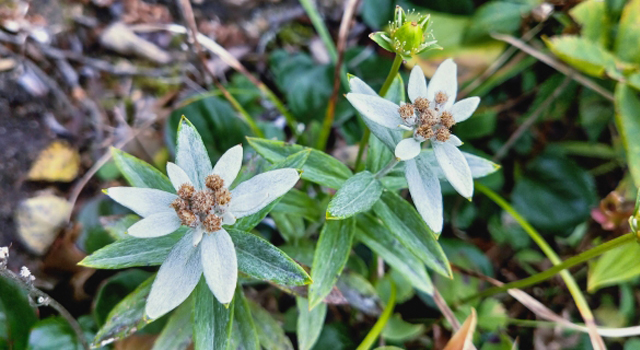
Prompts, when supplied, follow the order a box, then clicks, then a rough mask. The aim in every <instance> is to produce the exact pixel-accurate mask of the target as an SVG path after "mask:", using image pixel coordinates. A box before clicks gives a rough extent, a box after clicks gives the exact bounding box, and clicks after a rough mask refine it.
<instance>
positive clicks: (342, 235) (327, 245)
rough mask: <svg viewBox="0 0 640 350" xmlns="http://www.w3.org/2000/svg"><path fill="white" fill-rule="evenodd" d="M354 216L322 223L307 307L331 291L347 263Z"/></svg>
mask: <svg viewBox="0 0 640 350" xmlns="http://www.w3.org/2000/svg"><path fill="white" fill-rule="evenodd" d="M355 225H356V221H355V219H354V218H349V219H345V220H330V221H327V222H326V223H325V224H324V227H323V228H322V231H321V232H320V237H319V238H318V244H317V245H316V251H315V254H314V256H313V267H312V268H311V279H312V280H313V284H311V286H310V287H309V307H310V308H311V309H313V308H314V307H315V306H316V305H318V304H319V303H320V302H322V300H323V299H324V298H325V297H326V296H327V295H328V294H329V293H330V292H331V288H333V285H334V284H335V283H336V280H337V279H338V276H340V273H341V272H342V269H343V268H344V265H345V264H346V263H347V258H349V253H350V252H351V242H352V240H353V235H354V233H355Z"/></svg>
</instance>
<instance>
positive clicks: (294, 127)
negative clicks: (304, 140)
mask: <svg viewBox="0 0 640 350" xmlns="http://www.w3.org/2000/svg"><path fill="white" fill-rule="evenodd" d="M257 84H258V85H256V87H257V88H258V89H260V91H262V93H264V94H265V96H267V98H268V99H270V100H271V102H272V103H273V105H274V106H275V107H276V109H277V110H278V111H280V113H282V115H283V116H284V119H285V120H286V121H287V124H288V125H289V128H290V129H291V132H292V133H293V134H294V135H295V136H296V137H298V136H300V131H298V122H296V118H295V117H294V116H293V114H291V112H290V111H289V110H288V109H287V107H285V105H284V103H282V101H280V99H279V98H278V96H276V94H274V93H273V91H271V89H269V87H268V86H267V85H265V84H264V83H263V82H258V83H257Z"/></svg>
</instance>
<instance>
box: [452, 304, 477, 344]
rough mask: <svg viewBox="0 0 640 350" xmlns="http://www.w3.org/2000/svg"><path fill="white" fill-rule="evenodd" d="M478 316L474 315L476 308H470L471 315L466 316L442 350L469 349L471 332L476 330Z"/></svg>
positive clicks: (471, 338) (471, 337)
mask: <svg viewBox="0 0 640 350" xmlns="http://www.w3.org/2000/svg"><path fill="white" fill-rule="evenodd" d="M477 321H478V318H477V316H476V309H474V308H471V315H469V317H467V320H466V321H464V324H463V325H462V327H460V329H459V330H458V331H457V332H456V334H454V335H453V337H451V339H450V340H449V342H448V343H447V346H446V347H445V348H444V350H471V349H473V343H472V340H473V332H475V330H476V324H477Z"/></svg>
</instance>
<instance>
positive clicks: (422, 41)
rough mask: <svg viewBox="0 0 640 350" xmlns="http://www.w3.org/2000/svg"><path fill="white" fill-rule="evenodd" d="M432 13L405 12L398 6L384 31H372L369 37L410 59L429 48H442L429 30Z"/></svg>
mask: <svg viewBox="0 0 640 350" xmlns="http://www.w3.org/2000/svg"><path fill="white" fill-rule="evenodd" d="M429 25H430V15H428V14H427V15H422V14H420V13H418V12H415V11H413V10H412V11H410V12H409V13H405V12H404V10H403V9H402V7H400V6H396V11H395V14H394V18H393V22H390V23H389V28H388V29H387V30H386V31H384V32H375V33H372V34H371V35H370V36H369V37H370V38H371V39H372V40H374V41H375V42H376V43H378V45H380V46H381V47H382V48H384V49H385V50H387V51H391V52H395V53H396V54H398V55H401V56H402V57H403V58H405V59H408V58H410V57H411V56H413V55H417V54H419V53H421V52H423V51H425V50H427V49H436V48H440V47H439V46H438V45H436V41H437V40H435V38H434V36H433V33H431V31H430V30H429Z"/></svg>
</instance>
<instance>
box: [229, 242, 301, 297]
mask: <svg viewBox="0 0 640 350" xmlns="http://www.w3.org/2000/svg"><path fill="white" fill-rule="evenodd" d="M227 231H228V232H229V235H230V236H231V240H233V244H234V245H235V248H236V254H237V256H238V270H240V272H242V273H244V274H246V275H249V276H251V277H253V278H256V279H259V280H263V281H272V282H275V283H277V284H280V285H284V286H299V285H303V284H308V283H310V282H311V280H310V278H309V275H308V274H307V273H306V272H305V271H304V269H303V268H302V267H301V266H300V265H298V264H297V263H296V262H295V261H293V260H292V259H291V258H290V257H288V256H287V255H286V254H285V253H284V252H283V251H281V250H280V249H278V248H276V247H275V246H274V245H272V244H271V243H269V242H268V241H266V240H264V239H262V238H260V237H258V236H256V235H254V234H251V233H248V232H243V231H238V230H234V229H228V230H227Z"/></svg>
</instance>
